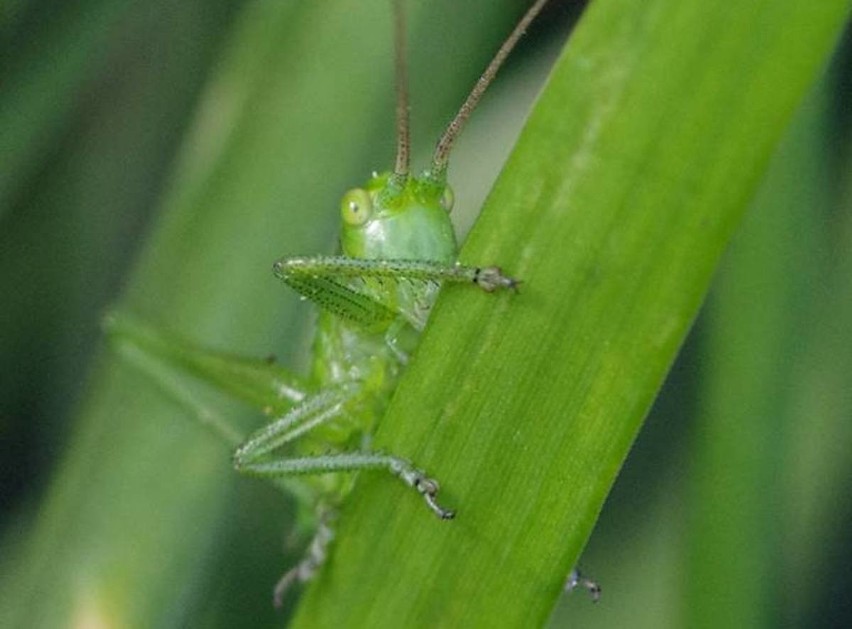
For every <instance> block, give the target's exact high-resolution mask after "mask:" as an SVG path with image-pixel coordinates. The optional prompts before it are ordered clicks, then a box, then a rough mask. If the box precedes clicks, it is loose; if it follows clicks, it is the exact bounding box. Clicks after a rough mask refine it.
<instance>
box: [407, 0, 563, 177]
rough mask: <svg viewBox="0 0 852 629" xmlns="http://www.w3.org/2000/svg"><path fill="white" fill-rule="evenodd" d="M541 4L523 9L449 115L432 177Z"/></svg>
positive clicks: (440, 174)
mask: <svg viewBox="0 0 852 629" xmlns="http://www.w3.org/2000/svg"><path fill="white" fill-rule="evenodd" d="M545 4H547V0H536V2H535V3H534V4H533V5H532V6H531V7H530V8H529V9H527V12H526V13H525V14H524V17H522V18H521V21H520V22H518V25H517V26H515V30H513V31H512V33H511V34H510V35H509V37H508V38H507V39H506V41H504V42H503V45H502V46H500V50H498V51H497V54H496V55H494V58H493V59H492V60H491V63H489V64H488V67H487V68H485V72H483V73H482V76H480V77H479V80H478V81H477V82H476V85H474V86H473V89H472V90H471V91H470V94H469V95H468V97H467V100H465V101H464V104H462V106H461V109H459V112H458V113H457V114H456V117H455V118H453V121H452V122H451V123H450V124H449V126H448V127H447V130H446V131H444V135H442V136H441V139H440V140H438V145H437V146H436V147H435V154H434V155H433V156H432V175H433V176H435V177H443V175H444V173H445V172H446V170H447V162H448V160H449V158H450V151H451V150H452V148H453V143H454V142H455V141H456V139H457V138H458V137H459V135H460V134H461V132H462V128H463V127H464V123H465V122H467V119H468V117H469V116H470V114H471V112H472V111H473V110H474V109H475V108H476V106H477V105H478V104H479V101H480V99H481V98H482V95H483V94H484V93H485V90H487V89H488V86H489V85H491V82H492V81H493V80H494V77H495V76H496V75H497V71H498V70H499V69H500V66H502V65H503V62H504V61H505V60H506V57H508V56H509V53H511V52H512V49H513V48H514V47H515V44H517V43H518V40H519V39H520V38H521V36H522V35H523V34H524V32H525V31H526V30H527V28H528V27H529V25H530V23H531V22H532V21H533V20H534V19H535V18H536V16H537V15H538V14H539V12H541V10H542V8H544V5H545ZM397 162H398V160H397Z"/></svg>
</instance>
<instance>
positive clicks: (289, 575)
mask: <svg viewBox="0 0 852 629" xmlns="http://www.w3.org/2000/svg"><path fill="white" fill-rule="evenodd" d="M333 539H334V531H333V530H332V528H331V526H330V525H329V524H328V518H327V517H321V518H320V521H319V525H318V526H317V531H316V534H315V535H314V537H313V539H312V540H311V543H310V544H309V545H308V550H307V552H306V553H305V556H304V557H303V558H302V560H301V561H300V562H299V563H297V564H296V565H295V566H293V567H292V568H290V570H288V571H287V572H285V573H284V576H282V577H281V579H279V580H278V583H276V584H275V588H274V590H273V592H272V601H273V603H274V604H275V607H277V608H280V607H281V606H282V605H283V603H284V595H285V594H286V593H287V590H289V589H290V587H291V586H292V585H293V584H294V583H296V582H297V581H298V582H299V583H305V582H306V581H310V580H311V579H312V578H313V577H314V575H315V574H316V573H317V570H319V568H320V567H321V566H322V565H323V564H324V563H325V560H326V558H327V556H328V545H329V544H330V543H331V541H332V540H333Z"/></svg>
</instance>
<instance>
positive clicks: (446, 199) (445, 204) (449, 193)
mask: <svg viewBox="0 0 852 629" xmlns="http://www.w3.org/2000/svg"><path fill="white" fill-rule="evenodd" d="M455 202H456V195H455V193H454V192H453V189H452V188H450V185H449V184H447V185H446V186H445V187H444V193H443V194H442V195H441V207H442V208H444V210H446V211H447V212H452V210H453V204H454V203H455Z"/></svg>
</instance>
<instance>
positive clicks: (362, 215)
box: [340, 188, 373, 225]
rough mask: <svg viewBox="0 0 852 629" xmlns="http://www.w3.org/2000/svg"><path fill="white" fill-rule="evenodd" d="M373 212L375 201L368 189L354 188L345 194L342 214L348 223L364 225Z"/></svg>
mask: <svg viewBox="0 0 852 629" xmlns="http://www.w3.org/2000/svg"><path fill="white" fill-rule="evenodd" d="M372 213H373V201H372V200H371V199H370V195H369V193H368V192H367V191H366V190H362V189H361V188H354V189H352V190H350V191H349V192H347V193H346V194H344V195H343V201H341V202H340V215H341V216H342V217H343V220H344V222H345V223H346V224H347V225H363V224H364V223H366V222H367V219H369V218H370V214H372Z"/></svg>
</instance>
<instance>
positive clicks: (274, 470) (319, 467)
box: [234, 384, 455, 520]
mask: <svg viewBox="0 0 852 629" xmlns="http://www.w3.org/2000/svg"><path fill="white" fill-rule="evenodd" d="M357 395H358V388H357V387H356V386H355V385H353V384H350V385H344V386H341V387H338V388H335V389H329V390H327V391H324V392H322V393H319V394H317V395H315V396H311V397H309V398H307V399H305V400H304V401H303V402H302V403H301V404H299V405H298V406H296V407H295V408H293V409H292V410H291V411H289V412H288V413H287V414H286V415H284V416H283V417H281V418H280V419H278V420H276V421H274V422H272V423H271V424H269V425H268V426H266V427H264V428H262V429H260V430H259V431H257V432H256V433H255V434H254V435H252V436H251V437H250V438H249V439H248V441H246V442H245V444H243V445H242V446H240V447H239V448H238V449H237V451H236V453H235V454H234V467H235V468H236V469H237V471H239V472H242V473H244V474H248V475H251V476H257V477H261V478H267V479H270V480H275V479H280V478H285V477H289V476H298V475H303V474H326V473H333V472H357V471H361V470H372V469H384V470H387V471H389V472H390V473H391V474H393V475H394V476H397V477H398V478H399V479H400V480H402V482H404V483H405V484H406V485H408V486H409V487H413V488H414V489H416V490H417V492H418V493H419V494H420V495H421V496H423V499H424V500H425V501H426V504H427V505H428V506H429V508H430V509H431V510H432V511H433V512H434V513H435V514H436V515H437V516H438V517H439V518H441V519H443V520H449V519H452V518H453V517H454V515H455V513H454V512H453V511H451V510H449V509H444V508H443V507H441V506H440V505H439V504H438V502H437V498H436V497H437V494H438V489H439V486H438V482H437V481H436V480H434V479H431V478H429V477H428V476H426V474H425V473H424V472H423V471H422V470H419V469H417V468H416V467H414V466H413V465H412V464H411V463H409V462H408V461H406V460H405V459H402V458H400V457H396V456H392V455H387V454H381V453H372V452H341V453H335V454H325V455H319V456H307V457H290V458H280V459H270V458H269V454H270V453H271V452H272V451H273V450H275V449H277V448H280V447H281V446H283V445H285V444H286V443H289V442H292V441H293V440H295V439H297V438H298V437H300V436H302V435H304V434H306V433H308V432H310V431H311V430H313V429H314V428H316V427H318V426H321V425H322V424H324V423H325V422H327V421H329V420H331V419H334V418H335V417H339V416H340V415H341V414H342V413H343V412H344V405H345V403H346V402H347V401H349V400H351V399H352V398H353V397H355V396H357Z"/></svg>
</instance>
